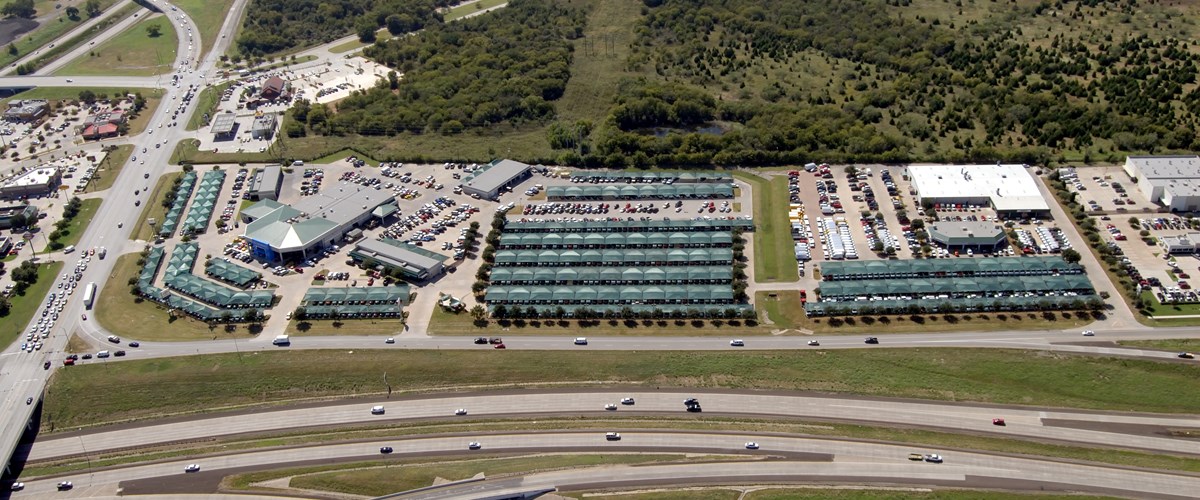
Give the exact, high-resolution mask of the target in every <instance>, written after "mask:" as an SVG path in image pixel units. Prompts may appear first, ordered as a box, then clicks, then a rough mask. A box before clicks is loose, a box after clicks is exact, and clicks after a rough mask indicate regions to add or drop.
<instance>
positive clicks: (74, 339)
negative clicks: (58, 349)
mask: <svg viewBox="0 0 1200 500" xmlns="http://www.w3.org/2000/svg"><path fill="white" fill-rule="evenodd" d="M90 350H92V345H91V344H89V343H87V341H86V340H83V339H82V338H80V337H79V335H77V334H74V333H72V334H71V338H69V339H67V352H71V353H80V354H82V353H85V352H88V351H90Z"/></svg>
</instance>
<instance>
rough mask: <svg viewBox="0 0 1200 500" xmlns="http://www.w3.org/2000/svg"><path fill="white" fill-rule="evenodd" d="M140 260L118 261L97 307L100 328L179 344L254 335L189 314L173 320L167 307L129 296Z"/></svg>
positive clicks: (122, 258)
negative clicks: (214, 325)
mask: <svg viewBox="0 0 1200 500" xmlns="http://www.w3.org/2000/svg"><path fill="white" fill-rule="evenodd" d="M138 257H139V255H138V254H125V255H122V256H120V257H118V258H117V263H116V265H115V266H113V273H112V276H110V277H109V279H108V281H106V282H105V283H104V289H103V290H102V291H101V293H100V297H99V299H98V300H97V304H96V307H95V308H94V310H95V312H94V313H93V314H95V316H96V321H99V322H100V326H103V327H104V328H105V329H107V330H109V331H111V332H113V333H115V334H117V335H120V336H125V337H130V338H134V339H137V340H157V341H175V340H199V339H218V338H221V339H229V338H233V337H234V336H236V337H241V338H247V337H251V336H252V335H251V333H250V332H249V330H248V327H247V326H245V325H237V326H236V327H235V328H233V330H232V331H230V330H229V329H228V328H227V326H225V325H222V326H218V327H216V328H209V326H208V323H204V322H202V321H198V320H195V319H192V318H191V317H190V316H186V315H181V316H180V317H179V318H177V319H175V320H172V319H171V317H170V315H169V314H167V309H166V308H164V307H162V306H160V305H158V304H156V303H154V302H150V301H147V300H140V299H139V298H138V297H136V296H134V295H133V294H132V293H129V283H128V282H129V278H131V277H134V276H137V274H138V273H139V272H140V271H141V268H140V267H138V265H137V260H138ZM164 264H165V260H164ZM229 326H233V325H229Z"/></svg>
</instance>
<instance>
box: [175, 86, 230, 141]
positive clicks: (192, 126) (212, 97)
mask: <svg viewBox="0 0 1200 500" xmlns="http://www.w3.org/2000/svg"><path fill="white" fill-rule="evenodd" d="M231 85H233V82H225V83H222V84H220V85H215V86H211V87H205V88H204V90H201V91H200V95H199V96H196V109H195V111H192V116H191V117H190V118H188V122H187V128H186V129H185V130H197V129H199V128H200V127H202V126H204V125H207V123H205V121H204V114H205V113H209V114H210V115H211V114H212V113H213V112H215V111H216V110H217V104H218V103H220V102H221V96H222V95H224V93H225V89H227V88H229V87H230V86H231Z"/></svg>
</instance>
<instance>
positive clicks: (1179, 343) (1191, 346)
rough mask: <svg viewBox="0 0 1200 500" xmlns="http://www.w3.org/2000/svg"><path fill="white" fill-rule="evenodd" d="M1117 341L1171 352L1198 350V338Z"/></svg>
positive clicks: (1199, 349)
mask: <svg viewBox="0 0 1200 500" xmlns="http://www.w3.org/2000/svg"><path fill="white" fill-rule="evenodd" d="M1117 343H1118V344H1121V345H1123V346H1126V347H1138V348H1142V349H1158V350H1162V351H1171V352H1181V351H1188V352H1195V351H1200V339H1166V340H1122V341H1119V342H1117Z"/></svg>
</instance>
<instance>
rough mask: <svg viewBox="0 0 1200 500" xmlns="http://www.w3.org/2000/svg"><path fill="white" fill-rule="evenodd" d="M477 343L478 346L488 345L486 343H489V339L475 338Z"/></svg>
mask: <svg viewBox="0 0 1200 500" xmlns="http://www.w3.org/2000/svg"><path fill="white" fill-rule="evenodd" d="M475 343H476V344H486V343H488V339H487V337H475Z"/></svg>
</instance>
